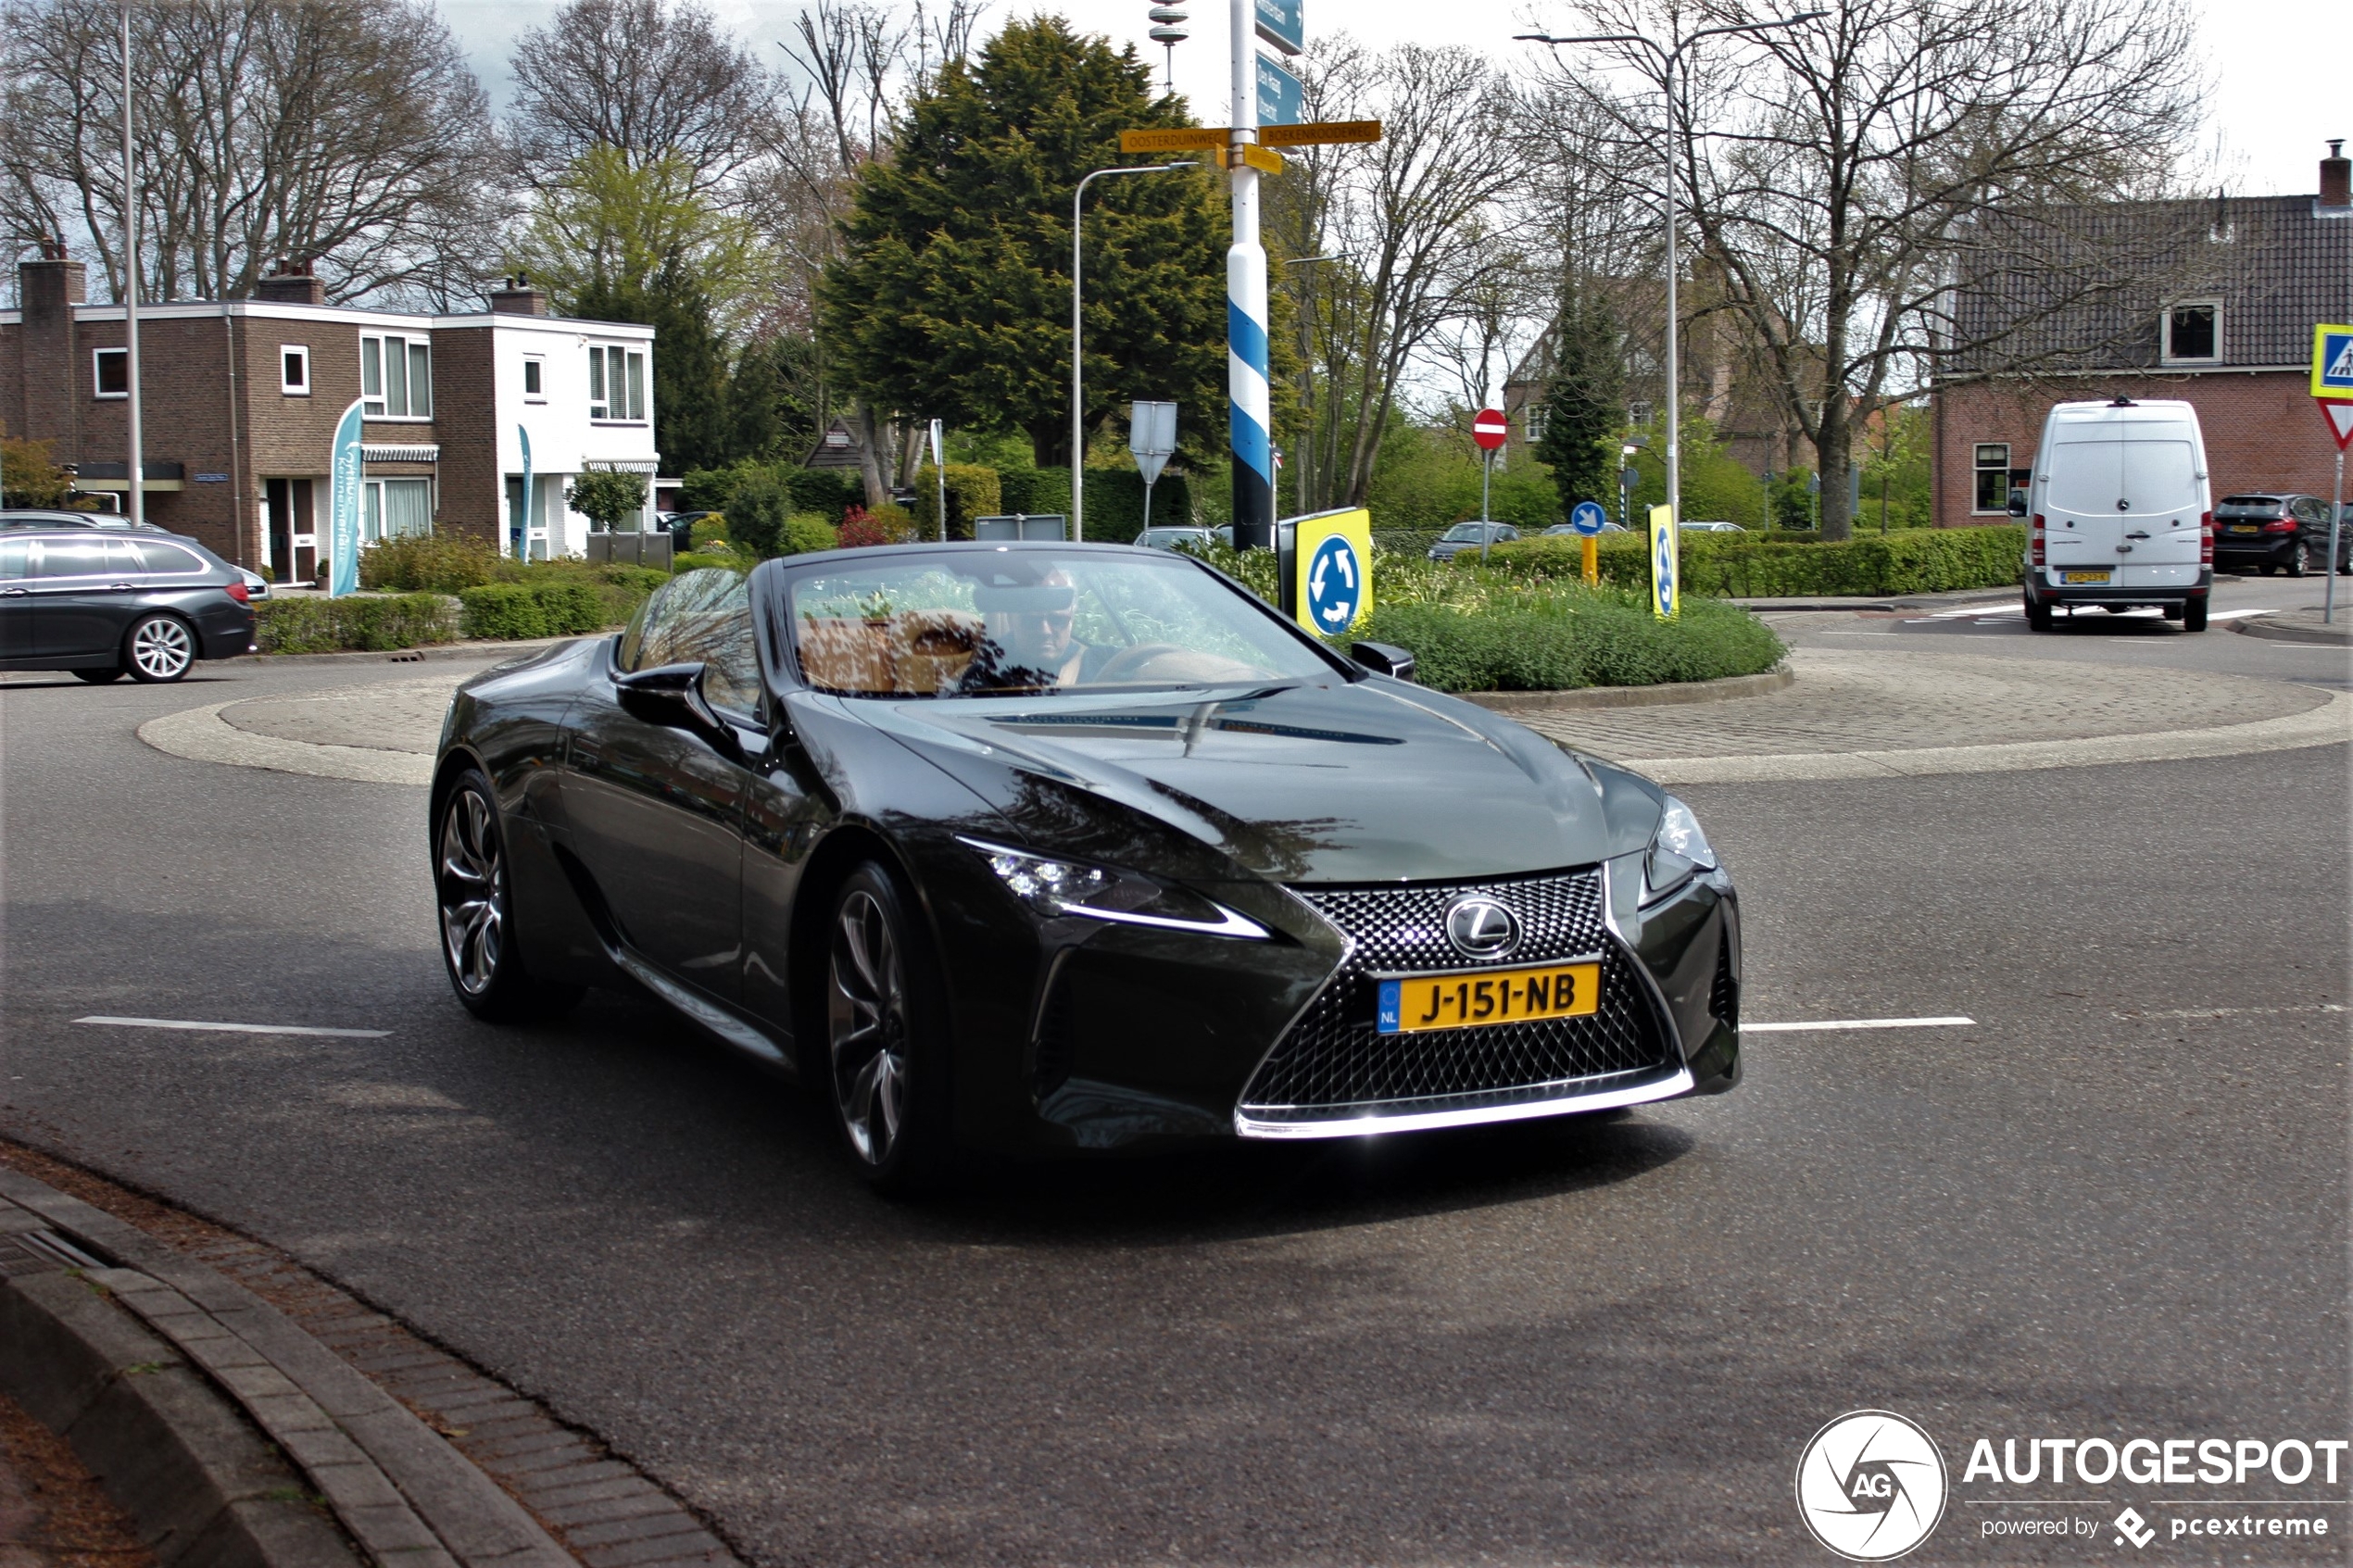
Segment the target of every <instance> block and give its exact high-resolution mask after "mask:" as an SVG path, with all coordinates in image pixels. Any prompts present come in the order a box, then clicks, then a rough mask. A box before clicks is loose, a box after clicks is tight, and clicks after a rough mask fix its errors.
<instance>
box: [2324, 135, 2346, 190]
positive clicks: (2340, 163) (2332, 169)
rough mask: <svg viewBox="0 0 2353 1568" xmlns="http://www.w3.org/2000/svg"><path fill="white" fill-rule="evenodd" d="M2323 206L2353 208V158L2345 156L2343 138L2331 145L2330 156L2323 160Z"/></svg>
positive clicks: (2332, 142)
mask: <svg viewBox="0 0 2353 1568" xmlns="http://www.w3.org/2000/svg"><path fill="white" fill-rule="evenodd" d="M2321 205H2322V207H2353V158H2347V157H2346V156H2345V141H2344V138H2342V137H2338V138H2336V139H2334V140H2333V141H2331V142H2330V143H2329V156H2328V157H2324V158H2322V160H2321Z"/></svg>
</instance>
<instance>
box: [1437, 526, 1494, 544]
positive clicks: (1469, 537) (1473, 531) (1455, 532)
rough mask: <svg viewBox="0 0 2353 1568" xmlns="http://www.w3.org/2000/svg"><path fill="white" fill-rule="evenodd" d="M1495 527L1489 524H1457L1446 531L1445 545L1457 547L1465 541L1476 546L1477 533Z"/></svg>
mask: <svg viewBox="0 0 2353 1568" xmlns="http://www.w3.org/2000/svg"><path fill="white" fill-rule="evenodd" d="M1497 526H1498V525H1497V524H1495V523H1491V522H1490V523H1477V522H1458V523H1456V524H1455V525H1454V526H1453V527H1452V528H1450V529H1448V530H1447V531H1446V543H1448V544H1450V545H1459V544H1462V543H1465V542H1466V541H1467V542H1468V543H1470V544H1473V545H1476V544H1478V535H1479V531H1480V530H1481V529H1482V528H1495V527H1497Z"/></svg>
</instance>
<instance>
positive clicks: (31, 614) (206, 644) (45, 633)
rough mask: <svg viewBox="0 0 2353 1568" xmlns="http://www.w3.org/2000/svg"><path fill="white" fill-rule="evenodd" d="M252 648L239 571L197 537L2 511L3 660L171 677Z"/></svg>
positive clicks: (82, 673)
mask: <svg viewBox="0 0 2353 1568" xmlns="http://www.w3.org/2000/svg"><path fill="white" fill-rule="evenodd" d="M253 651H254V646H253V608H252V606H251V605H250V604H249V603H248V602H247V596H246V590H245V578H244V575H243V574H242V573H241V572H239V571H238V570H237V569H236V568H235V567H233V566H231V565H230V564H229V563H228V562H226V561H224V560H222V559H221V558H220V557H218V556H216V555H214V554H213V553H212V552H211V551H210V550H208V549H206V548H205V547H204V546H202V545H199V544H197V543H196V542H195V540H194V539H183V538H182V537H180V536H179V535H177V534H172V533H161V532H152V531H149V530H145V529H139V530H132V529H114V528H107V529H93V528H87V527H76V526H73V525H70V524H69V525H67V526H65V527H61V528H58V527H50V528H24V527H21V526H17V525H15V524H14V522H13V520H11V519H10V518H8V517H7V516H6V514H0V670H70V671H73V673H74V674H75V676H76V677H78V678H79V679H82V680H84V681H89V682H92V683H94V684H95V683H101V682H106V681H114V680H120V678H121V677H123V676H124V675H129V676H130V677H131V678H132V680H134V681H177V680H178V679H180V678H181V677H182V675H185V674H186V673H187V672H188V671H189V668H190V667H191V666H192V665H194V664H195V661H196V660H197V659H232V658H234V657H235V656H236V655H238V654H241V653H251V652H253Z"/></svg>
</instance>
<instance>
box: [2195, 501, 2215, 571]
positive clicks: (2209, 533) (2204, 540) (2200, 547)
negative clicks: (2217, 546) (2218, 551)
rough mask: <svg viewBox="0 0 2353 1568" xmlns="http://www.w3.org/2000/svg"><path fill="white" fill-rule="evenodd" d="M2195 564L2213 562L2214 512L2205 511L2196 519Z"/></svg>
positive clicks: (2201, 564) (2202, 564) (2205, 564)
mask: <svg viewBox="0 0 2353 1568" xmlns="http://www.w3.org/2000/svg"><path fill="white" fill-rule="evenodd" d="M2197 564H2198V565H2200V566H2212V565H2213V564H2214V514H2213V513H2212V512H2207V513H2205V514H2203V515H2202V516H2200V517H2199V518H2198V520H2197Z"/></svg>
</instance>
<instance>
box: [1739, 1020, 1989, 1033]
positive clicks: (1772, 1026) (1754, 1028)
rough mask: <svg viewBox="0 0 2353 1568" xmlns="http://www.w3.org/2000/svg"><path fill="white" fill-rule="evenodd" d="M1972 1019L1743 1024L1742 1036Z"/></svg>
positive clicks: (1944, 1025)
mask: <svg viewBox="0 0 2353 1568" xmlns="http://www.w3.org/2000/svg"><path fill="white" fill-rule="evenodd" d="M1975 1022H1977V1020H1975V1019H1974V1018H1832V1019H1825V1020H1823V1021H1822V1022H1819V1023H1743V1024H1742V1025H1741V1033H1742V1034H1743V1035H1787V1034H1793V1033H1794V1032H1796V1031H1797V1030H1800V1029H1952V1028H1957V1027H1959V1026H1960V1025H1962V1024H1965V1023H1975Z"/></svg>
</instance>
